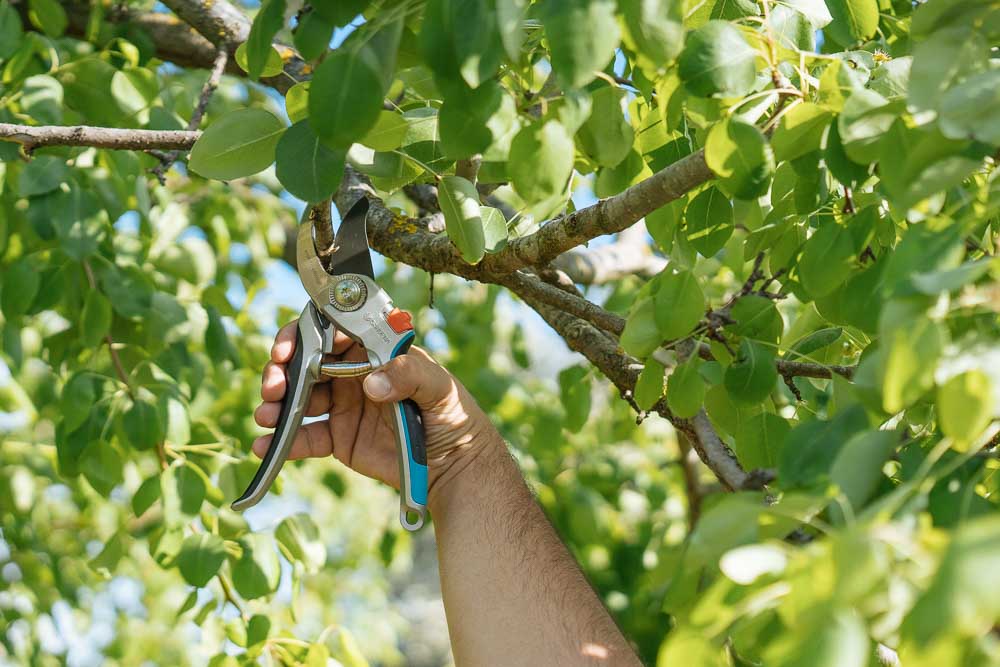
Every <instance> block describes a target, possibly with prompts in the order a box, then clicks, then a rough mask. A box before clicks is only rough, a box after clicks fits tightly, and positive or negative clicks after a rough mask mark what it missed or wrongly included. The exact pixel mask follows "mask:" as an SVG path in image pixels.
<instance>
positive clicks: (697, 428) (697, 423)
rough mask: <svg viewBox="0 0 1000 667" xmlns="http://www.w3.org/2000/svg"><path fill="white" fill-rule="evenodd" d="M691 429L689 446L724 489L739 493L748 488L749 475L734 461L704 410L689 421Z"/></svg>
mask: <svg viewBox="0 0 1000 667" xmlns="http://www.w3.org/2000/svg"><path fill="white" fill-rule="evenodd" d="M691 429H692V431H693V432H694V435H695V437H694V438H692V439H691V445H692V446H693V447H694V449H695V451H697V452H698V458H700V459H701V460H702V461H704V462H705V465H707V466H708V467H709V468H711V470H712V472H714V473H715V476H716V477H718V478H719V481H720V482H722V483H723V485H724V486H725V487H726V488H728V489H729V490H730V491H739V490H741V489H745V488H747V487H749V486H750V484H749V481H750V475H748V474H747V473H746V471H745V470H743V468H742V467H741V466H740V464H739V462H737V461H736V456H735V455H734V454H733V451H732V450H731V449H729V447H728V446H727V445H726V443H724V442H722V439H721V438H720V437H719V434H718V433H716V432H715V428H714V427H713V426H712V423H711V422H710V421H709V420H708V415H707V414H706V413H705V411H704V410H701V411H699V412H698V414H696V415H695V416H694V417H693V418H692V419H691Z"/></svg>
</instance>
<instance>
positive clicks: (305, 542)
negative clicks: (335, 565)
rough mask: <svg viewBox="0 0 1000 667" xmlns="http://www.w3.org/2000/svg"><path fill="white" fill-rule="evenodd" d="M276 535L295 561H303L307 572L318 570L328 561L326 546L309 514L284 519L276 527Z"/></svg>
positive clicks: (294, 515) (279, 542)
mask: <svg viewBox="0 0 1000 667" xmlns="http://www.w3.org/2000/svg"><path fill="white" fill-rule="evenodd" d="M274 536H275V538H277V540H278V544H280V545H281V546H283V547H284V548H285V550H287V551H288V555H290V556H291V559H292V560H293V561H295V562H298V563H302V565H303V566H304V567H305V569H306V572H318V571H319V569H320V568H321V567H323V565H324V564H325V563H326V546H325V545H324V544H323V542H322V540H321V539H320V536H319V529H318V528H317V527H316V524H315V523H314V522H313V520H312V518H311V517H310V516H309V515H308V514H293V515H292V516H290V517H288V518H287V519H284V520H283V521H282V522H281V523H280V524H278V527H277V528H276V529H275V531H274Z"/></svg>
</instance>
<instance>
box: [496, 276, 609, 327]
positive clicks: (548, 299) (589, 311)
mask: <svg viewBox="0 0 1000 667" xmlns="http://www.w3.org/2000/svg"><path fill="white" fill-rule="evenodd" d="M497 282H499V283H500V284H502V285H504V286H505V287H507V288H509V289H510V290H511V291H513V292H516V293H517V294H526V293H527V294H531V295H532V296H533V297H534V298H535V299H537V300H538V301H540V302H541V303H544V304H546V305H548V306H552V307H553V308H558V309H559V310H563V311H566V312H567V313H571V314H572V315H575V316H576V317H579V318H580V319H583V320H586V321H587V322H590V323H591V324H593V325H594V326H596V327H598V328H600V329H603V330H604V331H607V332H608V333H612V334H614V335H615V336H620V335H621V332H622V331H623V330H624V329H625V319H624V318H622V317H619V316H618V315H615V314H614V313H611V312H608V311H607V310H604V309H603V308H601V307H600V306H598V305H597V304H595V303H592V302H590V301H588V300H587V299H584V298H583V297H580V296H576V295H574V294H570V293H569V292H566V291H565V290H562V289H559V288H558V287H554V286H552V285H550V284H548V283H547V282H545V281H543V280H541V279H540V278H538V277H537V276H534V275H532V274H529V273H525V272H523V271H515V272H514V273H512V274H510V275H509V276H506V277H504V278H500V279H498V281H497Z"/></svg>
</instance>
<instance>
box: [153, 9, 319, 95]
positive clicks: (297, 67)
mask: <svg viewBox="0 0 1000 667" xmlns="http://www.w3.org/2000/svg"><path fill="white" fill-rule="evenodd" d="M163 4H165V5H166V6H167V7H169V8H170V10H171V11H173V12H174V13H175V14H177V16H179V17H180V18H181V19H182V20H183V21H184V22H185V23H187V24H188V25H190V26H191V27H192V28H194V29H195V30H197V31H198V32H199V33H200V34H201V35H202V36H203V37H205V38H206V39H207V40H208V41H210V42H212V43H213V44H215V45H216V46H218V47H220V48H225V49H226V50H228V51H229V53H230V55H235V53H236V47H238V46H239V45H240V44H242V43H243V42H245V41H246V40H247V36H249V34H250V25H251V21H250V19H249V18H247V16H246V15H245V14H244V13H243V12H242V11H241V10H240V9H239V8H238V7H236V6H235V5H233V4H231V3H230V2H229V1H228V0H164V3H163ZM274 48H276V49H277V50H278V53H279V54H281V59H282V61H283V62H284V71H283V72H282V73H281V74H279V75H278V76H274V77H269V78H262V79H261V82H262V83H265V84H267V85H269V86H271V87H272V88H274V89H275V90H277V91H279V92H280V93H282V94H284V93H285V92H286V91H287V90H288V89H289V88H291V87H292V86H293V85H295V84H296V83H298V82H300V81H305V80H306V79H309V78H310V74H311V69H310V67H309V65H308V63H306V62H305V61H304V60H303V59H302V57H301V56H300V55H299V54H298V53H297V52H296V51H295V49H293V48H291V47H289V46H285V45H284V44H274ZM233 60H235V58H234V59H233ZM233 71H234V73H242V72H241V71H240V70H238V69H235V68H234V69H233Z"/></svg>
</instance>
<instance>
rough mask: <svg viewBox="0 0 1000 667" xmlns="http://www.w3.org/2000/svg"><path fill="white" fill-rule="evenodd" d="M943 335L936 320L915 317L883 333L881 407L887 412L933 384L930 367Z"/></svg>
mask: <svg viewBox="0 0 1000 667" xmlns="http://www.w3.org/2000/svg"><path fill="white" fill-rule="evenodd" d="M882 316H883V319H884V318H885V316H886V314H885V311H883V315H882ZM900 324H901V323H900ZM946 335H947V333H946V331H945V330H944V328H943V327H942V326H941V325H940V324H939V323H937V322H934V321H932V320H930V319H928V318H927V317H916V318H914V319H913V320H912V321H910V322H908V323H907V325H906V326H898V327H897V328H895V329H893V330H892V331H891V332H890V333H889V334H888V335H886V336H883V340H882V343H881V344H882V349H883V350H884V353H885V357H884V359H885V367H884V369H883V375H882V408H883V409H884V410H885V411H886V412H887V413H889V414H891V415H892V414H896V413H897V412H899V411H900V410H902V409H903V408H906V407H908V406H910V405H912V404H913V402H914V401H916V400H917V399H919V398H920V397H921V396H923V394H924V393H926V392H927V391H929V390H930V389H931V388H932V387H933V386H934V370H935V368H936V366H937V361H938V358H939V357H940V356H941V353H942V352H943V351H944V344H945V340H946Z"/></svg>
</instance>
